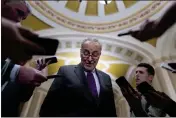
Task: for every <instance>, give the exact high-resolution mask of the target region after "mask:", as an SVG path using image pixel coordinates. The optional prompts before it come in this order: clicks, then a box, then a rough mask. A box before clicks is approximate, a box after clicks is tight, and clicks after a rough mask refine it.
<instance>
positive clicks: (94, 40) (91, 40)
mask: <svg viewBox="0 0 176 118" xmlns="http://www.w3.org/2000/svg"><path fill="white" fill-rule="evenodd" d="M87 41H90V42H95V43H98V44H99V45H100V48H101V49H102V44H101V43H100V42H99V40H98V39H91V38H87V39H84V40H83V41H82V43H81V48H82V47H83V44H84V43H85V42H87Z"/></svg>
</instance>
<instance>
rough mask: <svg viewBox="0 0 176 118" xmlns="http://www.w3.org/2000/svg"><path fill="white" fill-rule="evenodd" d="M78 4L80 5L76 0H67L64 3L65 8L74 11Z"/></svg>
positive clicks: (76, 9)
mask: <svg viewBox="0 0 176 118" xmlns="http://www.w3.org/2000/svg"><path fill="white" fill-rule="evenodd" d="M79 6H80V2H79V1H78V0H76V1H72V0H68V1H67V3H66V5H65V7H66V8H68V9H70V10H72V11H74V12H78V11H79Z"/></svg>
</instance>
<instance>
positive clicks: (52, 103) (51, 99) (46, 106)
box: [39, 67, 64, 117]
mask: <svg viewBox="0 0 176 118" xmlns="http://www.w3.org/2000/svg"><path fill="white" fill-rule="evenodd" d="M57 74H61V75H62V67H60V69H59V71H58V73H57ZM63 79H64V78H62V77H57V78H55V79H54V81H53V83H52V85H51V87H50V88H49V91H48V93H47V95H46V97H45V99H44V101H43V104H42V106H41V108H40V113H39V115H40V117H52V116H56V113H57V114H59V111H60V110H61V109H58V108H60V107H58V106H57V105H59V104H56V103H58V101H59V103H62V100H61V98H62V97H61V96H62V92H64V90H63V87H62V86H63V84H62V80H63ZM60 105H61V104H60Z"/></svg>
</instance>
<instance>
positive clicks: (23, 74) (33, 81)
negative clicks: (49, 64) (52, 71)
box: [17, 66, 47, 86]
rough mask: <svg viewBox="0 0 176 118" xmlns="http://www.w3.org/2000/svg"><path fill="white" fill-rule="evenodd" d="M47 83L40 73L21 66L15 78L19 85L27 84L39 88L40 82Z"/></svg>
mask: <svg viewBox="0 0 176 118" xmlns="http://www.w3.org/2000/svg"><path fill="white" fill-rule="evenodd" d="M45 81H47V78H46V77H45V76H43V75H42V73H41V72H40V71H38V70H36V69H34V68H31V67H24V66H21V67H20V70H19V74H18V78H17V82H18V83H20V84H27V85H32V86H40V85H41V83H42V82H45Z"/></svg>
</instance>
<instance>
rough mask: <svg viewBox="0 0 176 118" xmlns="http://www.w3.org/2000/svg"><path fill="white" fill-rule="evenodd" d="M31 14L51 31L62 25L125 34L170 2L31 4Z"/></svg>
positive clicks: (49, 2)
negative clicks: (127, 29) (124, 30)
mask: <svg viewBox="0 0 176 118" xmlns="http://www.w3.org/2000/svg"><path fill="white" fill-rule="evenodd" d="M28 3H29V4H30V6H31V7H32V8H31V9H32V12H33V14H34V15H35V16H37V17H38V18H39V19H41V20H42V21H44V22H46V23H47V24H49V25H51V26H52V27H60V25H62V26H64V27H67V28H70V29H73V30H77V31H83V32H91V33H106V32H113V31H119V30H123V29H125V28H128V27H131V26H134V25H136V24H138V23H140V22H142V21H143V20H145V19H146V18H149V17H150V16H153V15H154V14H156V13H157V12H158V11H160V10H161V9H162V8H163V7H164V6H166V5H167V3H168V1H134V0H129V1H126V0H122V1H115V0H112V1H111V2H110V3H109V4H107V5H106V4H102V3H101V2H100V1H82V2H79V1H78V0H75V1H74V0H72V1H71V0H68V1H28Z"/></svg>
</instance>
